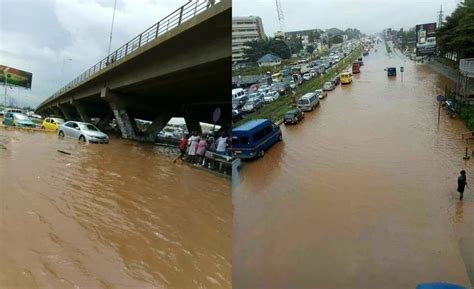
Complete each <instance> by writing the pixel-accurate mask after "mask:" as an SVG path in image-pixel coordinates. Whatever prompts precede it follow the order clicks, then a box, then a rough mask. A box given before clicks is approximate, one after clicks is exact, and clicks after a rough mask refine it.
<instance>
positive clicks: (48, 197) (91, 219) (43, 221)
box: [0, 128, 232, 289]
mask: <svg viewBox="0 0 474 289" xmlns="http://www.w3.org/2000/svg"><path fill="white" fill-rule="evenodd" d="M0 144H2V145H1V146H0V198H1V202H0V205H1V220H0V288H9V289H12V288H21V289H30V288H31V289H32V288H86V289H95V288H127V289H128V288H136V289H147V288H230V287H231V281H230V280H231V250H232V249H231V248H232V247H231V246H232V203H231V192H230V189H231V185H230V182H229V180H227V179H225V178H222V177H218V176H215V175H213V174H210V173H208V172H204V171H201V170H197V169H194V168H191V167H189V166H187V165H183V164H173V159H174V158H175V157H176V155H174V154H170V153H169V151H166V149H163V148H159V147H156V146H152V145H144V144H139V143H135V142H130V141H125V140H119V139H111V142H110V144H108V145H83V144H79V143H77V142H76V141H71V140H58V138H57V137H56V136H55V134H54V133H41V132H27V131H19V130H12V129H8V130H7V129H4V128H0ZM57 150H63V151H66V152H70V153H71V155H65V154H61V153H58V152H57Z"/></svg>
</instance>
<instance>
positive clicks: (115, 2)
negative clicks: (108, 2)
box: [107, 0, 117, 57]
mask: <svg viewBox="0 0 474 289" xmlns="http://www.w3.org/2000/svg"><path fill="white" fill-rule="evenodd" d="M116 8H117V0H115V1H114V12H113V13H112V25H111V26H110V39H109V49H108V50H107V57H109V55H110V49H111V47H112V33H113V31H114V21H115V9H116Z"/></svg>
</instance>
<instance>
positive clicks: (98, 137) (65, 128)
mask: <svg viewBox="0 0 474 289" xmlns="http://www.w3.org/2000/svg"><path fill="white" fill-rule="evenodd" d="M58 136H59V137H61V138H63V137H70V138H74V139H77V140H79V141H81V142H85V143H105V144H107V143H109V137H108V136H107V135H106V134H105V133H103V132H101V131H100V130H99V129H98V128H97V127H95V126H94V125H93V124H91V123H87V122H79V121H68V122H65V123H63V124H61V125H60V126H59V128H58Z"/></svg>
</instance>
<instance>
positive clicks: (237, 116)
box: [232, 109, 244, 122]
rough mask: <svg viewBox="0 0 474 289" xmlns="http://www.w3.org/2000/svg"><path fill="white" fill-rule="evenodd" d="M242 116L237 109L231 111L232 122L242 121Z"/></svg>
mask: <svg viewBox="0 0 474 289" xmlns="http://www.w3.org/2000/svg"><path fill="white" fill-rule="evenodd" d="M243 118H244V117H243V115H242V112H241V111H240V110H238V109H233V110H232V121H233V122H237V121H239V120H241V119H243Z"/></svg>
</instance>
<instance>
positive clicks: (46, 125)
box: [41, 117, 64, 131]
mask: <svg viewBox="0 0 474 289" xmlns="http://www.w3.org/2000/svg"><path fill="white" fill-rule="evenodd" d="M62 123H64V119H62V118H58V117H47V118H45V119H44V120H43V123H42V124H41V128H42V129H45V130H50V131H56V130H58V128H59V126H60V125H61V124H62Z"/></svg>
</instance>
